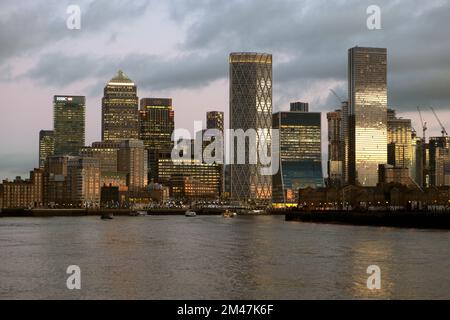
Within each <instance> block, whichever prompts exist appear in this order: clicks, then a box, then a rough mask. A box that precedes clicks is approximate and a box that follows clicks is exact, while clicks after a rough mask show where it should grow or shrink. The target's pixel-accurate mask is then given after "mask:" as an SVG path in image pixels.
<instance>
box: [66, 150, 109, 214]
mask: <svg viewBox="0 0 450 320" xmlns="http://www.w3.org/2000/svg"><path fill="white" fill-rule="evenodd" d="M67 173H68V177H67V190H68V191H69V192H70V204H71V205H74V206H77V207H85V208H96V207H99V206H100V195H101V193H100V191H101V186H100V161H99V160H98V159H94V158H83V157H73V158H70V159H68V162H67Z"/></svg>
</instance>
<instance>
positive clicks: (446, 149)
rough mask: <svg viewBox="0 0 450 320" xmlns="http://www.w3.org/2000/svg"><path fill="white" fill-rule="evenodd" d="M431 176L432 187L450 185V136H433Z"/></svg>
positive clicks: (430, 144)
mask: <svg viewBox="0 0 450 320" xmlns="http://www.w3.org/2000/svg"><path fill="white" fill-rule="evenodd" d="M429 176H430V185H431V186H432V187H444V186H450V137H447V136H445V137H431V138H430V141H429Z"/></svg>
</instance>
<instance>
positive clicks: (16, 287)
mask: <svg viewBox="0 0 450 320" xmlns="http://www.w3.org/2000/svg"><path fill="white" fill-rule="evenodd" d="M69 265H78V266H80V268H81V273H82V274H81V276H82V289H81V290H80V291H69V290H68V289H67V288H66V279H67V277H68V275H67V274H66V269H67V267H68V266H69ZM370 265H378V266H379V267H380V268H381V271H382V289H381V290H380V291H376V292H371V291H369V290H368V289H367V287H366V281H367V277H368V275H367V274H366V269H367V267H368V266H370ZM11 298H12V299H23V298H25V299H53V298H62V299H317V298H319V299H347V298H350V299H354V298H356V299H367V298H369V299H370V298H383V299H397V298H406V299H418V298H424V299H439V298H446V299H450V232H446V231H426V230H406V229H405V230H403V229H390V228H371V227H352V226H338V225H320V224H302V223H295V222H285V221H284V218H283V217H272V216H268V217H238V218H236V219H228V220H227V219H223V218H222V217H196V218H185V217H134V218H132V217H120V218H115V219H114V220H112V221H101V220H100V219H99V218H95V217H89V218H48V219H38V218H24V219H12V218H11V219H10V218H3V219H0V299H11Z"/></svg>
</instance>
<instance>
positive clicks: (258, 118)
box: [229, 53, 272, 202]
mask: <svg viewBox="0 0 450 320" xmlns="http://www.w3.org/2000/svg"><path fill="white" fill-rule="evenodd" d="M229 63H230V74H229V76H230V129H233V130H239V129H241V130H243V131H244V132H246V131H247V130H249V129H252V130H256V133H257V134H256V141H250V142H249V143H250V144H253V145H255V146H256V148H254V150H253V151H252V152H255V153H256V158H257V159H258V157H257V154H258V153H260V154H263V153H264V150H269V152H270V150H271V135H272V132H271V128H272V55H270V54H265V53H232V54H231V55H230V59H229ZM246 149H247V150H246V153H247V156H246V162H245V164H237V160H236V159H237V156H238V155H237V147H236V144H235V147H234V159H230V161H231V198H232V199H233V200H238V201H250V200H251V201H256V202H269V201H270V200H271V197H272V176H270V175H263V174H262V173H261V169H262V168H263V166H262V165H261V163H260V161H257V164H250V163H249V162H250V161H248V159H250V158H251V157H250V155H249V154H248V153H249V152H250V151H251V149H250V148H246Z"/></svg>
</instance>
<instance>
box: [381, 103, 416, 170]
mask: <svg viewBox="0 0 450 320" xmlns="http://www.w3.org/2000/svg"><path fill="white" fill-rule="evenodd" d="M387 128H388V164H390V165H392V166H394V167H398V168H408V169H410V168H411V166H412V140H411V139H412V125H411V119H402V118H397V116H396V113H395V111H394V110H392V109H389V110H388V121H387Z"/></svg>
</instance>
